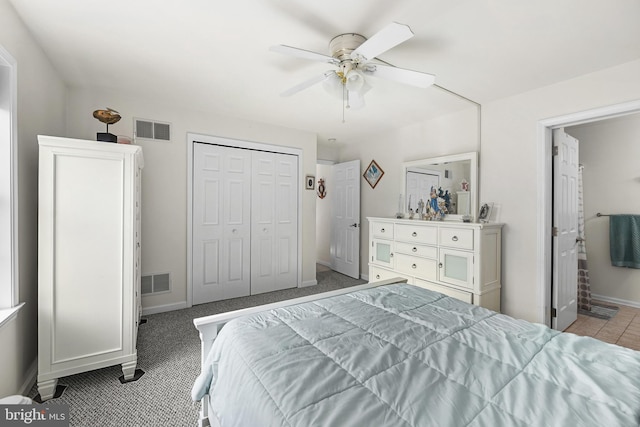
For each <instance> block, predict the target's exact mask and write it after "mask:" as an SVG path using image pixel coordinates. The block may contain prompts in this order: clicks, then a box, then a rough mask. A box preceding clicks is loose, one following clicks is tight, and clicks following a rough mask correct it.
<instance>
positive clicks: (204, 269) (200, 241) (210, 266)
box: [192, 143, 251, 304]
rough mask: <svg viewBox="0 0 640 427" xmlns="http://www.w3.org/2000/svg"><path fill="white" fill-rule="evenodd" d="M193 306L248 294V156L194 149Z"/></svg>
mask: <svg viewBox="0 0 640 427" xmlns="http://www.w3.org/2000/svg"><path fill="white" fill-rule="evenodd" d="M192 212H193V253H192V260H193V261H192V262H193V272H192V280H193V303H194V304H202V303H206V302H211V301H218V300H223V299H228V298H236V297H240V296H246V295H249V293H250V283H251V282H250V281H251V277H250V276H251V275H250V271H251V269H250V265H251V252H250V245H251V225H250V221H251V151H249V150H242V149H238V148H231V147H223V146H218V145H208V144H200V143H197V144H194V147H193V211H192Z"/></svg>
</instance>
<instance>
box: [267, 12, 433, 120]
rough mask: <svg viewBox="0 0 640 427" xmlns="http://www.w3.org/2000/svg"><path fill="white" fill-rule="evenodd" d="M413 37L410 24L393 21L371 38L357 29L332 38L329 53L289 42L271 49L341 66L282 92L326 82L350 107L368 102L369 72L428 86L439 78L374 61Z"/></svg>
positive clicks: (326, 87)
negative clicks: (366, 77)
mask: <svg viewBox="0 0 640 427" xmlns="http://www.w3.org/2000/svg"><path fill="white" fill-rule="evenodd" d="M411 37H413V32H412V31H411V28H409V26H408V25H404V24H399V23H397V22H392V23H391V24H389V25H387V26H386V27H384V28H383V29H382V30H380V31H378V32H377V33H376V34H375V35H373V37H371V38H369V39H368V40H367V39H366V38H365V37H364V36H361V35H360V34H355V33H345V34H340V35H338V36H336V37H334V38H333V39H331V41H330V42H329V51H330V54H331V55H330V56H329V55H324V54H321V53H316V52H312V51H309V50H305V49H299V48H296V47H291V46H286V45H276V46H272V47H271V48H270V50H272V51H274V52H278V53H282V54H285V55H292V56H296V57H299V58H303V59H309V60H312V61H320V62H328V63H329V64H332V65H335V66H336V67H337V69H335V70H329V71H326V72H324V73H322V74H320V75H318V76H314V77H312V78H310V79H308V80H305V81H304V82H302V83H300V84H297V85H295V86H293V87H291V88H289V89H288V90H286V91H284V92H282V93H281V95H282V96H291V95H293V94H295V93H298V92H300V91H302V90H304V89H306V88H308V87H311V86H313V85H314V84H317V83H320V82H323V86H324V88H325V90H327V91H328V92H330V93H333V94H335V95H336V96H338V97H340V98H341V99H342V100H343V101H345V103H346V106H347V108H349V107H351V108H361V107H363V106H364V94H365V93H366V92H367V91H368V90H369V89H370V88H371V86H370V85H369V84H368V83H367V81H366V79H365V76H373V77H379V78H382V79H387V80H393V81H395V82H399V83H404V84H408V85H412V86H416V87H419V88H427V87H429V86H431V85H432V84H433V83H434V81H435V76H434V75H433V74H428V73H422V72H420V71H412V70H407V69H405V68H398V67H394V66H391V65H385V64H381V63H380V61H379V60H378V61H376V62H372V61H373V60H375V59H376V57H377V56H378V55H380V54H382V53H384V52H386V51H388V50H389V49H391V48H393V47H395V46H397V45H399V44H400V43H402V42H404V41H406V40H408V39H410V38H411Z"/></svg>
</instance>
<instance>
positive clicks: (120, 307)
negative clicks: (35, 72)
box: [38, 135, 143, 400]
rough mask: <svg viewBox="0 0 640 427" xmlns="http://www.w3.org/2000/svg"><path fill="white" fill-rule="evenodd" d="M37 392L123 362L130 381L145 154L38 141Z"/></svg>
mask: <svg viewBox="0 0 640 427" xmlns="http://www.w3.org/2000/svg"><path fill="white" fill-rule="evenodd" d="M38 141H39V145H40V156H39V186H38V187H39V188H38V201H39V204H38V227H39V229H38V389H39V392H40V396H41V398H42V400H47V399H50V398H51V397H53V395H54V392H55V389H56V384H57V381H58V378H60V377H64V376H68V375H72V374H76V373H80V372H85V371H89V370H93V369H98V368H103V367H107V366H112V365H117V364H121V365H122V371H123V374H124V380H132V379H133V378H134V375H135V368H136V363H137V358H138V356H137V351H136V340H137V330H138V323H139V320H140V313H141V305H140V237H141V236H140V208H141V199H140V194H141V193H140V184H141V175H142V173H141V168H142V167H143V158H142V149H141V147H138V146H134V145H123V144H113V143H107V142H96V141H86V140H78V139H68V138H58V137H51V136H42V135H40V136H38Z"/></svg>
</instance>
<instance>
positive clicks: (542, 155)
mask: <svg viewBox="0 0 640 427" xmlns="http://www.w3.org/2000/svg"><path fill="white" fill-rule="evenodd" d="M639 112H640V100H636V101H629V102H624V103H620V104H614V105H609V106H605V107H599V108H594V109H591V110H585V111H579V112H576V113H571V114H566V115H562V116H556V117H551V118H547V119H543V120H540V121H538V124H537V136H536V141H537V142H536V144H537V170H538V172H537V178H538V179H537V181H538V191H537V194H538V198H537V205H538V207H539V208H538V215H537V223H538V224H537V229H538V232H537V239H536V240H537V263H536V264H537V289H538V321H539V322H540V323H543V324H545V325H547V326H549V327H550V326H551V297H552V295H551V285H552V270H551V267H552V266H551V258H552V256H553V248H552V240H551V228H552V226H553V212H552V206H553V186H552V175H553V162H552V155H551V153H552V145H553V132H552V131H553V129H557V128H561V127H569V126H576V125H580V124H584V123H590V122H596V121H600V120H605V119H610V118H614V117H620V116H625V115H629V114H634V113H639ZM576 286H577V285H576Z"/></svg>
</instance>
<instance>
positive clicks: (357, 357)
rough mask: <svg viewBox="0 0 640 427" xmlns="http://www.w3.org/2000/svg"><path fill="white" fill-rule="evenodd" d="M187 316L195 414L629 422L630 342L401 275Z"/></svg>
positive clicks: (639, 407) (339, 422) (447, 422)
mask: <svg viewBox="0 0 640 427" xmlns="http://www.w3.org/2000/svg"><path fill="white" fill-rule="evenodd" d="M194 324H195V325H196V328H197V329H198V330H199V332H200V337H201V341H202V355H201V358H202V370H201V374H200V376H198V378H197V379H196V381H195V382H194V385H193V389H192V398H193V399H194V400H196V401H197V400H200V401H201V410H200V421H199V423H200V425H201V426H205V425H209V423H211V424H212V425H218V423H219V425H221V426H304V427H309V426H369V425H375V426H393V427H400V426H421V427H422V426H510V427H518V426H569V425H576V426H581V427H582V426H638V425H640V352H636V351H633V350H629V349H626V348H622V347H618V346H615V345H611V344H606V343H603V342H601V341H598V340H595V339H592V338H587V337H578V336H576V335H573V334H567V333H560V332H558V331H554V330H552V329H549V328H547V327H545V326H543V325H538V324H533V323H529V322H526V321H523V320H516V319H513V318H511V317H508V316H506V315H502V314H498V313H496V312H493V311H490V310H487V309H484V308H481V307H477V306H473V305H470V304H467V303H465V302H462V301H459V300H457V299H453V298H450V297H447V296H445V295H443V294H440V293H436V292H432V291H429V290H426V289H423V288H419V287H415V286H412V285H408V284H406V283H402V282H401V281H400V280H390V281H384V282H378V283H369V284H365V285H360V286H356V287H353V288H349V289H347V290H340V291H334V292H330V293H326V294H320V295H315V296H310V297H304V298H299V299H297V300H291V301H288V302H282V303H276V304H270V305H267V306H262V307H254V308H250V309H244V310H239V311H237V312H231V313H222V314H218V315H213V316H208V317H203V318H199V319H195V320H194Z"/></svg>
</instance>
